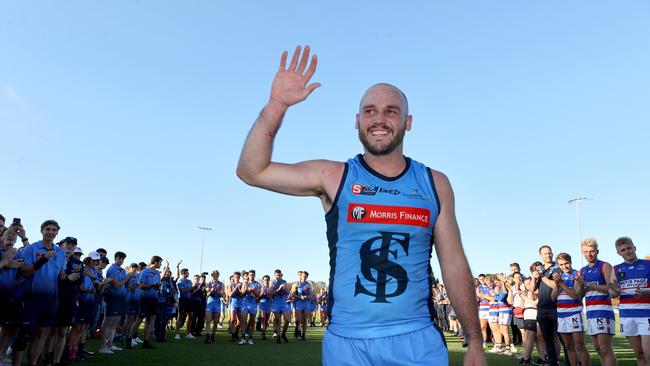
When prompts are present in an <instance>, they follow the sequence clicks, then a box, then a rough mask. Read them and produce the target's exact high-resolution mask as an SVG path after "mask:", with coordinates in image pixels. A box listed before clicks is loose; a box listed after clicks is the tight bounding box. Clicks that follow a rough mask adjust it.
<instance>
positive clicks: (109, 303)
mask: <svg viewBox="0 0 650 366" xmlns="http://www.w3.org/2000/svg"><path fill="white" fill-rule="evenodd" d="M113 258H114V261H113V264H112V265H111V266H110V267H109V268H108V270H107V271H106V278H112V279H113V281H112V282H111V283H110V284H109V285H108V287H107V288H106V294H105V301H106V308H105V313H104V322H103V323H102V342H103V343H102V346H100V349H99V353H105V354H112V353H113V352H114V351H121V350H122V349H121V348H120V347H118V346H116V345H114V344H113V337H114V336H115V330H116V329H117V325H118V323H119V322H120V319H121V318H122V316H124V315H125V314H126V294H127V288H126V283H127V282H128V281H129V280H130V279H131V278H132V277H133V276H135V273H134V272H129V273H127V272H126V269H124V268H122V264H124V259H126V253H124V252H120V251H118V252H115V256H114V257H113Z"/></svg>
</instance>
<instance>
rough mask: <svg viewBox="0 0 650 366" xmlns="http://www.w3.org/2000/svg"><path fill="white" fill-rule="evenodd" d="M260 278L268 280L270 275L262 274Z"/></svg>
mask: <svg viewBox="0 0 650 366" xmlns="http://www.w3.org/2000/svg"><path fill="white" fill-rule="evenodd" d="M262 279H263V280H264V279H268V280H270V279H271V276H269V275H264V276H262Z"/></svg>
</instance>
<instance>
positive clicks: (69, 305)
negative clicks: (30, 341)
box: [54, 296, 77, 327]
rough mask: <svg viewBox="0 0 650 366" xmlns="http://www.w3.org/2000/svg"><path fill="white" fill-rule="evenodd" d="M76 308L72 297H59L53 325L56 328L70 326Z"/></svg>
mask: <svg viewBox="0 0 650 366" xmlns="http://www.w3.org/2000/svg"><path fill="white" fill-rule="evenodd" d="M76 307H77V305H76V304H75V301H74V297H71V296H61V297H59V306H58V307H57V309H56V318H55V319H54V325H56V326H57V327H69V326H71V325H72V320H73V318H74V311H75V308H76Z"/></svg>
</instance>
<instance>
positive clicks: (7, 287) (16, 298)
mask: <svg viewBox="0 0 650 366" xmlns="http://www.w3.org/2000/svg"><path fill="white" fill-rule="evenodd" d="M17 231H18V230H17V228H16V227H15V226H10V227H9V228H7V229H5V230H4V232H3V233H2V235H1V236H0V327H2V331H1V332H0V360H4V358H5V355H6V352H7V349H8V347H9V343H11V341H12V340H13V338H14V337H15V336H16V333H17V332H18V320H19V319H20V311H21V308H22V300H23V299H22V294H21V292H15V289H16V286H17V285H18V281H17V279H16V273H17V272H18V270H20V268H21V267H22V266H24V265H25V261H24V259H22V258H20V257H19V256H18V255H17V251H16V248H14V245H15V244H16V238H17Z"/></svg>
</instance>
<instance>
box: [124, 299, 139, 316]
mask: <svg viewBox="0 0 650 366" xmlns="http://www.w3.org/2000/svg"><path fill="white" fill-rule="evenodd" d="M126 313H127V314H128V315H139V314H140V300H138V299H136V298H129V299H128V300H127V301H126Z"/></svg>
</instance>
